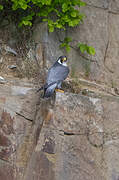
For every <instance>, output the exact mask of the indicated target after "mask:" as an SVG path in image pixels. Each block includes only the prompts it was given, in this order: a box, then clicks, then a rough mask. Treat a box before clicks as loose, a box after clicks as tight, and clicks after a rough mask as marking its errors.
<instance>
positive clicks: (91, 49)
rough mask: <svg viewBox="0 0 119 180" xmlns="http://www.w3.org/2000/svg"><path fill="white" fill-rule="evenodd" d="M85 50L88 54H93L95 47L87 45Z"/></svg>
mask: <svg viewBox="0 0 119 180" xmlns="http://www.w3.org/2000/svg"><path fill="white" fill-rule="evenodd" d="M87 52H88V53H89V54H90V55H93V56H94V55H95V49H94V48H93V47H92V46H88V48H87Z"/></svg>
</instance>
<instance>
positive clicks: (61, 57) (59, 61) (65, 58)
mask: <svg viewBox="0 0 119 180" xmlns="http://www.w3.org/2000/svg"><path fill="white" fill-rule="evenodd" d="M66 62H67V57H66V56H60V57H59V58H58V63H59V64H62V65H63V66H67V64H66Z"/></svg>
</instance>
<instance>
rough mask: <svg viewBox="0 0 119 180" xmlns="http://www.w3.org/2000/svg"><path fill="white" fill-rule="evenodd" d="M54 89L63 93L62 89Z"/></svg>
mask: <svg viewBox="0 0 119 180" xmlns="http://www.w3.org/2000/svg"><path fill="white" fill-rule="evenodd" d="M55 91H57V92H61V93H64V91H63V90H62V89H55Z"/></svg>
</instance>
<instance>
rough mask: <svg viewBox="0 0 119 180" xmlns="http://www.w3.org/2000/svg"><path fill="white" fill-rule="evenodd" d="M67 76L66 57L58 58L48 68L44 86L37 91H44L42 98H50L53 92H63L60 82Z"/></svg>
mask: <svg viewBox="0 0 119 180" xmlns="http://www.w3.org/2000/svg"><path fill="white" fill-rule="evenodd" d="M68 74H69V67H68V66H67V57H66V56H60V57H59V58H58V59H57V61H56V62H55V63H54V64H53V65H52V66H51V67H50V68H49V70H48V74H47V78H46V82H45V84H44V85H43V86H42V87H41V88H40V89H38V91H40V90H44V95H43V98H49V97H51V96H52V95H53V94H54V92H55V90H56V91H59V92H64V91H63V90H61V85H62V82H63V81H64V80H65V79H66V78H67V76H68Z"/></svg>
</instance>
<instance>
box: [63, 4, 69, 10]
mask: <svg viewBox="0 0 119 180" xmlns="http://www.w3.org/2000/svg"><path fill="white" fill-rule="evenodd" d="M67 10H68V5H67V4H66V3H63V4H62V11H63V12H66V11H67Z"/></svg>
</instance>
